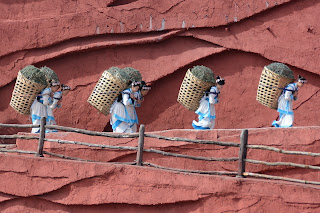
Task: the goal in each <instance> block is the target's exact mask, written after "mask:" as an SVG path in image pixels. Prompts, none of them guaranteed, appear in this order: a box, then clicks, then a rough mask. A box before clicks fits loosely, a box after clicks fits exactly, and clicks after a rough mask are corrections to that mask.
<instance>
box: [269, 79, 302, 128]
mask: <svg viewBox="0 0 320 213" xmlns="http://www.w3.org/2000/svg"><path fill="white" fill-rule="evenodd" d="M305 83H307V79H305V78H304V77H302V76H300V75H299V76H298V81H297V82H296V83H292V84H288V85H287V86H286V87H285V88H284V89H283V91H282V93H281V95H280V97H279V99H278V112H279V120H278V121H276V120H274V121H273V122H272V126H274V127H292V124H293V119H294V115H293V109H292V102H293V101H296V100H297V99H298V90H299V88H300V87H303V86H304V84H305Z"/></svg>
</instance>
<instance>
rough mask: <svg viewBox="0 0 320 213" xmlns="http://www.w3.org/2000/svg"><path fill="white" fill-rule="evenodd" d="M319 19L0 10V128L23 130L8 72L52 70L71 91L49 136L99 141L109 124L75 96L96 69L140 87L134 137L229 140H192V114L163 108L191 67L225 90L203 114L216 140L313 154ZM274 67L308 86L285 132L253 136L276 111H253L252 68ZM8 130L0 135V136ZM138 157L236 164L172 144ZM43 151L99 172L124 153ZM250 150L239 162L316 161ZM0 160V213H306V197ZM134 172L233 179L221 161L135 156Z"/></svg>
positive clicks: (215, 7)
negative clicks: (131, 77)
mask: <svg viewBox="0 0 320 213" xmlns="http://www.w3.org/2000/svg"><path fill="white" fill-rule="evenodd" d="M319 11H320V1H319V0H304V1H299V0H268V1H248V0H215V1H210V0H202V1H201V0H171V1H164V0H162V1H159V0H95V1H93V0H76V1H75V0H72V1H61V0H50V1H49V0H41V1H35V0H25V1H20V0H2V1H0V38H1V39H0V45H1V48H0V74H1V78H0V98H1V101H0V123H23V124H24V123H31V121H30V118H29V116H27V115H21V114H18V113H17V112H15V111H14V110H13V109H12V108H11V107H10V106H9V102H10V98H11V93H12V91H13V87H14V84H15V79H16V76H17V73H18V71H19V70H20V69H22V68H23V67H25V66H26V65H29V64H33V65H35V66H37V67H40V66H44V65H46V66H48V67H50V68H52V69H53V70H54V71H55V72H56V73H57V74H58V76H59V78H60V80H61V82H62V83H64V84H67V85H70V86H71V87H72V91H71V92H70V93H69V95H68V97H66V98H64V99H63V105H62V108H60V109H58V110H56V111H55V117H56V120H57V123H58V124H59V125H63V126H70V127H76V128H83V129H88V130H96V131H111V127H110V124H109V116H104V115H102V114H101V113H99V112H98V111H97V110H96V109H95V108H93V107H92V106H91V105H89V104H88V103H87V98H88V97H89V95H90V93H91V91H92V90H93V88H94V86H95V84H96V83H97V81H98V79H99V77H100V76H101V74H102V72H103V71H104V70H105V69H107V68H109V67H111V66H117V67H120V68H123V67H127V66H130V67H134V68H136V69H138V70H140V72H141V73H142V75H143V78H144V79H145V80H146V81H147V82H149V83H150V84H151V85H152V90H151V91H150V92H149V94H148V95H147V96H146V98H145V101H144V103H143V105H142V107H141V108H140V109H138V116H139V121H140V123H142V124H145V125H146V131H148V132H151V131H159V132H160V133H161V134H164V135H168V136H176V137H178V136H179V137H189V138H198V139H199V138H207V137H210V138H211V139H219V140H220V139H221V138H222V139H221V140H224V141H233V142H239V130H230V131H227V130H218V131H216V130H214V131H207V132H206V131H199V132H198V131H193V130H192V131H191V130H183V129H191V128H192V126H191V122H192V120H193V119H195V118H196V114H195V113H194V112H191V111H188V110H187V109H185V108H184V107H183V106H181V105H180V104H179V103H178V102H177V101H176V99H177V96H178V91H179V87H180V84H181V82H182V80H183V77H184V75H185V73H186V71H187V69H188V68H190V67H192V66H194V65H205V66H208V67H210V68H211V69H212V70H213V71H214V73H215V74H216V75H221V76H223V77H224V78H225V79H226V85H225V87H224V88H223V89H222V91H221V92H222V94H221V99H220V103H219V104H217V105H216V112H217V119H216V128H218V129H241V128H257V129H256V130H254V131H253V132H252V131H251V130H250V131H249V132H251V133H250V137H251V139H249V143H251V144H264V145H274V146H278V147H282V148H283V149H291V148H292V147H293V148H292V150H301V151H310V152H319V140H320V139H319V133H318V132H319V129H317V127H308V126H319V125H320V119H319V106H320V98H319V95H320V92H319V91H320V89H319V87H320V69H319V67H320V60H319V59H320V58H319V55H320V42H319V39H320V36H319V35H320V22H319ZM274 61H277V62H282V63H285V64H287V65H288V66H289V67H290V68H291V69H292V70H293V71H294V74H295V76H297V75H298V74H301V75H302V76H304V77H306V78H307V79H308V84H307V85H306V86H305V87H303V88H302V89H301V90H300V91H299V99H298V100H297V101H296V102H295V103H294V105H293V107H294V113H295V122H294V126H299V127H298V128H292V129H290V130H284V129H272V130H270V129H268V128H262V127H270V124H271V123H272V121H273V120H274V119H276V118H277V116H278V113H277V112H276V110H272V109H269V108H267V107H265V106H263V105H261V104H259V103H258V102H257V101H256V100H255V98H256V90H257V86H258V82H259V78H260V75H261V72H262V69H263V67H264V66H265V65H267V64H270V63H272V62H274ZM300 127H301V128H300ZM314 128H315V129H314ZM172 129H180V130H172ZM181 129H182V130H181ZM164 130H170V131H164ZM18 131H19V130H18V129H13V128H0V134H14V133H17V132H18ZM163 131H164V132H163ZM51 135H52V134H48V135H47V136H48V137H51ZM52 137H54V138H61V139H68V140H79V141H91V142H92V143H93V142H94V143H107V144H117V143H124V144H127V143H128V144H130V143H131V144H132V145H136V141H135V140H127V141H125V140H123V141H121V142H119V141H115V140H110V141H107V142H106V139H105V138H104V139H101V138H100V137H95V138H92V137H89V136H80V135H78V134H73V133H72V134H71V133H57V134H55V136H52ZM252 138H253V139H252ZM229 139H230V140H229ZM268 139H269V140H268ZM293 141H295V142H293ZM11 142H12V143H14V142H15V141H11ZM0 143H8V141H3V140H0ZM34 143H35V141H33V142H32V141H24V140H18V141H17V147H18V149H28V150H35V144H34ZM146 146H149V147H150V148H152V147H154V148H159V147H160V149H163V150H165V151H166V150H168V151H174V152H178V153H180V152H181V153H184V154H190V155H202V154H208V156H209V157H212V156H215V157H219V156H221V157H224V156H229V157H230V155H229V154H231V153H232V154H235V153H237V152H238V150H234V148H228V149H221V147H220V148H217V147H211V148H209V147H208V146H202V147H201V148H200V147H198V146H195V145H194V146H191V145H187V144H183V143H182V145H181V144H180V145H176V144H174V143H172V142H170V143H169V142H163V143H161V145H159V142H156V141H154V140H149V141H146ZM45 148H46V149H47V150H48V151H56V152H58V153H61V154H66V155H70V156H76V157H81V158H85V159H90V160H99V161H107V162H108V161H119V162H123V161H132V160H133V159H134V155H135V154H134V152H115V151H114V152H112V151H108V152H107V151H97V150H92V149H89V148H83V147H78V146H74V147H73V148H70V147H69V146H62V145H60V146H58V145H54V144H50V145H48V144H46V145H45ZM202 149H205V150H206V152H207V153H204V152H203V150H202ZM215 150H219V152H216V151H215ZM254 151H255V150H253V151H250V152H249V153H248V155H249V156H250V157H252V159H260V157H261V160H265V161H268V160H270V161H271V159H272V160H274V161H289V160H290V161H291V162H295V163H303V164H312V165H319V160H315V158H311V157H309V158H308V157H306V158H297V157H296V158H295V157H292V156H289V157H287V156H282V155H280V154H274V153H271V154H269V155H268V154H267V153H265V152H262V151H261V152H254ZM235 156H237V155H235ZM0 158H1V159H0V162H1V163H0V166H1V170H0V180H1V184H0V187H1V190H0V202H1V204H0V211H1V212H41V211H48V212H50V211H51V212H89V211H92V212H105V210H106V209H107V211H110V212H115V211H121V212H137V211H138V212H150V211H153V212H234V211H239V212H268V211H270V212H274V211H272V210H277V212H319V211H320V203H319V200H320V198H319V187H316V186H307V185H301V184H293V183H289V182H278V181H266V180H254V179H250V178H247V179H236V178H233V177H224V176H207V175H193V174H192V175H190V174H187V175H186V174H180V173H175V172H168V171H162V170H156V169H150V168H145V167H142V168H141V167H134V166H126V165H114V164H104V163H85V162H75V161H66V160H58V159H53V158H48V157H47V156H46V157H45V158H41V159H40V158H34V157H25V156H24V155H21V156H19V155H2V154H1V155H0ZM268 158H270V159H268ZM145 160H146V161H150V162H153V163H156V164H159V165H163V166H169V165H171V166H172V167H177V168H184V169H197V170H227V171H235V170H236V167H237V166H236V164H235V163H224V164H222V163H214V162H209V163H201V162H200V161H199V162H198V161H191V160H183V159H175V158H167V157H159V156H157V157H155V156H154V155H152V154H149V153H147V154H145ZM248 170H249V171H252V172H260V173H264V174H271V175H281V176H286V177H290V178H299V179H308V180H313V181H320V179H319V172H312V171H309V170H304V169H292V168H278V169H274V168H269V167H267V166H264V167H262V166H257V165H251V166H250V167H248Z"/></svg>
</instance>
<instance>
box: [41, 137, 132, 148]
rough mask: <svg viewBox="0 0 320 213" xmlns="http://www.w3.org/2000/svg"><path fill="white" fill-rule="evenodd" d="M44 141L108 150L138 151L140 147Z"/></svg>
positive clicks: (46, 139)
mask: <svg viewBox="0 0 320 213" xmlns="http://www.w3.org/2000/svg"><path fill="white" fill-rule="evenodd" d="M44 140H45V141H48V142H56V143H60V144H76V145H82V146H89V147H99V148H108V149H121V150H138V147H131V146H111V145H102V144H94V143H85V142H79V141H68V140H60V139H48V138H45V139H44Z"/></svg>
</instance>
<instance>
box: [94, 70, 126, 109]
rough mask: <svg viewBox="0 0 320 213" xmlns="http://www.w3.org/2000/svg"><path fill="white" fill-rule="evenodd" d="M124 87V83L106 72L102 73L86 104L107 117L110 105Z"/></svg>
mask: <svg viewBox="0 0 320 213" xmlns="http://www.w3.org/2000/svg"><path fill="white" fill-rule="evenodd" d="M126 87H127V84H126V83H125V82H123V81H121V80H119V79H117V78H116V77H114V76H113V75H112V74H110V73H109V72H108V71H104V72H103V74H102V76H101V77H100V79H99V81H98V83H97V84H96V86H95V88H94V89H93V91H92V93H91V95H90V96H89V98H88V102H89V104H91V105H92V106H93V107H95V108H96V109H97V110H99V111H100V112H102V113H103V114H104V115H108V114H109V111H110V108H111V105H112V104H113V103H114V102H115V100H116V99H117V97H118V95H119V94H120V93H121V92H122V91H123V90H124V89H126Z"/></svg>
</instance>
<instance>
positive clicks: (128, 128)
mask: <svg viewBox="0 0 320 213" xmlns="http://www.w3.org/2000/svg"><path fill="white" fill-rule="evenodd" d="M130 93H131V89H126V90H124V91H123V92H122V100H121V102H118V101H115V102H114V103H113V105H112V106H111V109H110V113H111V118H110V124H111V125H112V129H113V132H116V133H135V132H137V124H138V123H139V121H138V116H137V112H136V110H135V107H139V106H140V105H138V104H137V101H136V100H132V99H131V98H130ZM133 94H134V96H135V98H136V99H141V93H140V91H138V92H134V93H133Z"/></svg>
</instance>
